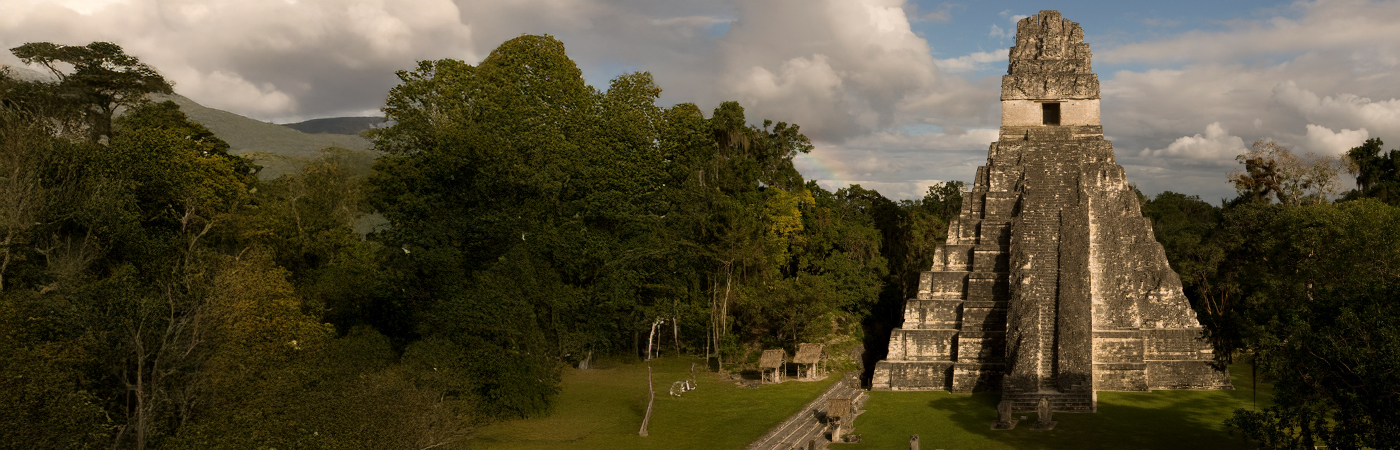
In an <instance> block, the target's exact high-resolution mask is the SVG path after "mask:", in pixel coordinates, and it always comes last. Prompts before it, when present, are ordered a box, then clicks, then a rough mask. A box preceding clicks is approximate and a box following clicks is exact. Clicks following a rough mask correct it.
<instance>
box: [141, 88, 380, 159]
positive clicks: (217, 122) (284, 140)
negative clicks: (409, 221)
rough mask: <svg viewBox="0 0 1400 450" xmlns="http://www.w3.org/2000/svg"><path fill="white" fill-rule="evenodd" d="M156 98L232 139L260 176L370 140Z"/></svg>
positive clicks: (185, 100) (179, 99)
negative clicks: (305, 130)
mask: <svg viewBox="0 0 1400 450" xmlns="http://www.w3.org/2000/svg"><path fill="white" fill-rule="evenodd" d="M152 100H155V101H165V100H171V101H174V102H175V103H176V104H178V105H180V110H181V111H184V112H185V115H188V116H189V117H190V120H193V121H195V122H199V123H202V124H204V126H206V127H209V131H213V132H214V134H215V135H216V136H219V138H220V139H223V140H224V141H225V142H228V145H229V147H230V149H231V152H232V153H235V154H240V155H247V156H248V157H249V158H252V159H253V160H254V161H256V162H257V163H258V164H259V165H261V166H263V171H262V172H261V173H259V177H261V178H263V179H273V178H277V177H279V176H282V175H283V174H286V173H289V172H291V171H294V170H297V169H298V168H300V167H301V166H302V165H304V164H306V162H307V161H310V160H312V159H315V158H316V157H318V156H320V151H321V149H324V148H326V147H341V148H346V149H350V150H360V151H366V150H369V148H370V142H369V140H367V139H365V138H363V137H360V136H358V135H350V134H308V133H303V132H300V131H297V130H295V129H292V128H288V127H284V126H282V125H276V124H271V123H267V122H263V121H259V120H254V119H250V118H247V117H243V116H240V115H238V114H234V113H231V112H228V111H224V110H219V109H214V108H209V107H206V106H204V105H200V104H199V103H196V102H195V101H194V100H190V99H189V98H186V97H184V96H182V95H179V94H176V95H157V96H152Z"/></svg>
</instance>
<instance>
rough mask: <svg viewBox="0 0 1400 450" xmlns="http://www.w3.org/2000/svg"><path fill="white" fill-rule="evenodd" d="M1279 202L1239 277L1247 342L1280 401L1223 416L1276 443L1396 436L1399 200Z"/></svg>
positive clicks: (1399, 441)
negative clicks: (1391, 203) (1281, 205)
mask: <svg viewBox="0 0 1400 450" xmlns="http://www.w3.org/2000/svg"><path fill="white" fill-rule="evenodd" d="M1273 209H1274V211H1273V213H1272V214H1271V215H1270V216H1269V217H1267V218H1266V219H1265V220H1262V221H1260V222H1262V226H1260V227H1258V230H1259V232H1258V234H1257V236H1256V237H1254V238H1252V239H1250V240H1248V241H1247V243H1246V244H1245V247H1247V248H1248V250H1249V251H1250V252H1251V253H1254V254H1256V255H1258V257H1257V258H1254V259H1251V260H1249V261H1247V263H1246V264H1245V267H1243V268H1242V269H1241V271H1242V276H1241V277H1240V280H1242V283H1245V281H1247V283H1245V286H1244V289H1243V290H1244V292H1247V293H1248V294H1249V295H1248V298H1247V299H1246V303H1247V305H1248V306H1247V307H1246V308H1242V310H1241V311H1242V318H1241V319H1242V325H1243V327H1242V329H1243V335H1244V336H1243V341H1244V344H1245V345H1246V346H1248V348H1250V349H1251V350H1253V352H1254V354H1255V358H1256V360H1257V361H1258V362H1257V364H1259V367H1260V369H1261V370H1262V371H1264V373H1266V374H1267V375H1268V376H1270V377H1271V378H1272V379H1273V380H1274V392H1275V393H1274V406H1272V407H1270V408H1267V409H1265V410H1262V411H1249V410H1237V411H1236V412H1235V415H1234V417H1233V418H1232V419H1231V420H1230V421H1228V422H1227V423H1228V424H1230V425H1232V426H1235V427H1238V428H1240V429H1241V430H1242V431H1244V432H1245V434H1246V435H1247V436H1249V437H1250V438H1252V439H1255V440H1256V441H1259V442H1261V443H1262V444H1264V445H1268V446H1271V447H1275V448H1285V447H1286V448H1299V447H1311V446H1313V445H1315V443H1316V442H1318V441H1323V442H1326V443H1327V445H1328V446H1329V447H1333V448H1393V447H1396V446H1397V445H1400V412H1397V410H1396V409H1395V408H1394V407H1392V406H1391V405H1394V404H1396V402H1400V391H1396V389H1395V387H1396V386H1400V358H1397V357H1396V354H1397V353H1396V352H1397V351H1400V327H1397V326H1396V324H1395V323H1393V322H1394V321H1393V320H1391V318H1393V317H1395V315H1396V314H1400V306H1398V305H1400V303H1397V301H1396V297H1395V292H1397V291H1396V286H1398V285H1400V271H1397V268H1398V267H1400V240H1397V237H1396V236H1400V208H1396V207H1393V206H1388V205H1385V204H1383V203H1381V202H1378V201H1375V200H1369V199H1366V200H1358V201H1350V202H1341V203H1338V204H1335V205H1333V204H1321V205H1309V206H1302V207H1294V208H1278V207H1276V208H1273Z"/></svg>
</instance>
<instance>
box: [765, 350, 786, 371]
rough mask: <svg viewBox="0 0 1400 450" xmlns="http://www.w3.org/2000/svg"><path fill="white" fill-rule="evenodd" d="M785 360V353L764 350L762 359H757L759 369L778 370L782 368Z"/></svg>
mask: <svg viewBox="0 0 1400 450" xmlns="http://www.w3.org/2000/svg"><path fill="white" fill-rule="evenodd" d="M784 359H787V352H784V351H782V350H781V349H778V350H764V351H763V357H761V358H759V359H758V368H759V369H778V368H781V367H782V366H783V360H784Z"/></svg>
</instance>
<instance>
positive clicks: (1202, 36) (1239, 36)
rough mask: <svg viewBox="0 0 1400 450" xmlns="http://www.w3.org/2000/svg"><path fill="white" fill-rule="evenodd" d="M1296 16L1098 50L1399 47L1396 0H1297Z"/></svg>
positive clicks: (1207, 55)
mask: <svg viewBox="0 0 1400 450" xmlns="http://www.w3.org/2000/svg"><path fill="white" fill-rule="evenodd" d="M1291 8H1292V9H1293V10H1294V11H1297V12H1298V13H1299V17H1298V18H1296V19H1293V18H1288V17H1284V16H1272V17H1269V18H1267V19H1263V20H1258V21H1236V22H1233V23H1232V24H1231V25H1232V26H1231V29H1229V30H1225V31H1210V32H1203V31H1191V32H1187V33H1185V34H1183V35H1181V36H1180V37H1176V38H1172V39H1165V40H1159V41H1151V42H1143V43H1136V44H1128V45H1123V46H1119V47H1116V48H1113V49H1108V50H1107V51H1103V52H1098V56H1099V57H1101V58H1102V61H1104V62H1110V63H1122V62H1133V61H1146V62H1163V61H1202V60H1205V61H1232V60H1238V59H1241V58H1249V57H1257V56H1260V55H1269V54H1297V53H1301V52H1307V51H1341V52H1352V51H1355V50H1357V49H1362V48H1377V47H1380V48H1385V49H1386V51H1385V52H1384V54H1385V55H1395V54H1396V51H1397V50H1400V27H1396V26H1395V24H1396V23H1397V22H1400V2H1394V1H1370V0H1336V1H1315V2H1306V1H1302V2H1297V3H1294V4H1293V5H1292V7H1291Z"/></svg>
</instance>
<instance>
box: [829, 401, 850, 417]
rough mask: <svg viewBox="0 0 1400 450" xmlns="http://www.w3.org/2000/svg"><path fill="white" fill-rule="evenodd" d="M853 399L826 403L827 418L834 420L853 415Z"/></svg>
mask: <svg viewBox="0 0 1400 450" xmlns="http://www.w3.org/2000/svg"><path fill="white" fill-rule="evenodd" d="M851 403H852V402H851V399H849V398H832V399H828V400H827V403H826V416H827V417H833V418H840V417H846V416H847V415H849V414H850V413H851Z"/></svg>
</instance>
